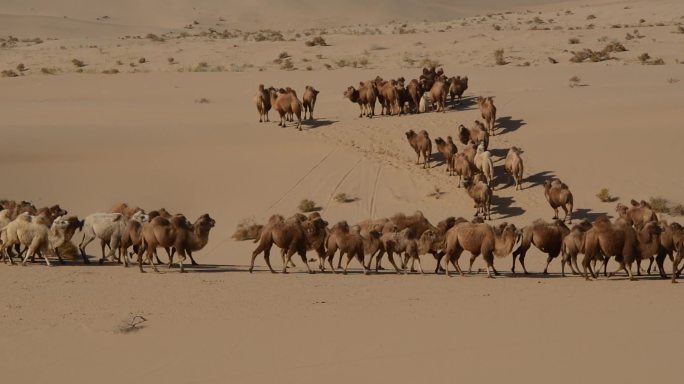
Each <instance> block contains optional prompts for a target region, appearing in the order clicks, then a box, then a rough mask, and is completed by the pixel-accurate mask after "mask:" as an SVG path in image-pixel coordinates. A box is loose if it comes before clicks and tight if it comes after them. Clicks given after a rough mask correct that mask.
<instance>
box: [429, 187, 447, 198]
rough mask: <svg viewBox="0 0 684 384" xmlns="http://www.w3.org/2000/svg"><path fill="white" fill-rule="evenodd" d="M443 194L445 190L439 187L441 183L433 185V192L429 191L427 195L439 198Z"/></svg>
mask: <svg viewBox="0 0 684 384" xmlns="http://www.w3.org/2000/svg"><path fill="white" fill-rule="evenodd" d="M443 194H444V192H442V190H441V189H440V188H439V185H435V186H434V187H433V191H432V192H431V193H428V195H427V196H428V197H434V198H435V200H439V198H440V197H442V195H443Z"/></svg>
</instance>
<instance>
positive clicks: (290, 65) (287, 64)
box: [280, 58, 296, 71]
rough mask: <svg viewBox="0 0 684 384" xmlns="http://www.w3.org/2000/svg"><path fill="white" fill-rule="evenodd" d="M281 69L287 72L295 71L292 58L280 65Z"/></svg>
mask: <svg viewBox="0 0 684 384" xmlns="http://www.w3.org/2000/svg"><path fill="white" fill-rule="evenodd" d="M280 69H282V70H285V71H293V70H295V69H296V68H295V66H294V64H293V63H292V60H291V59H290V58H287V59H285V60H284V61H283V62H282V63H281V64H280Z"/></svg>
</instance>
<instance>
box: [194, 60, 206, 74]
mask: <svg viewBox="0 0 684 384" xmlns="http://www.w3.org/2000/svg"><path fill="white" fill-rule="evenodd" d="M194 71H195V72H207V71H209V64H207V62H206V61H201V62H199V63H197V66H196V67H195V69H194Z"/></svg>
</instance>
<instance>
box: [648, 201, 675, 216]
mask: <svg viewBox="0 0 684 384" xmlns="http://www.w3.org/2000/svg"><path fill="white" fill-rule="evenodd" d="M648 203H649V204H650V205H651V208H653V210H654V211H656V212H658V213H670V200H668V199H665V198H663V197H651V198H650V199H648Z"/></svg>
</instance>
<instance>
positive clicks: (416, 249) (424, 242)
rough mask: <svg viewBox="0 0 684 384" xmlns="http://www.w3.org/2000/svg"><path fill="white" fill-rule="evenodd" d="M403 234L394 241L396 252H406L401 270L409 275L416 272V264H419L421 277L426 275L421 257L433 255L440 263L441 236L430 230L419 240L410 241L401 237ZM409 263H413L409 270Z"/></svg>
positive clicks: (405, 237)
mask: <svg viewBox="0 0 684 384" xmlns="http://www.w3.org/2000/svg"><path fill="white" fill-rule="evenodd" d="M403 232H404V231H402V232H399V234H398V235H397V237H398V238H395V239H394V240H393V241H394V242H395V245H394V247H393V251H394V252H400V250H401V249H403V250H404V251H403V252H404V259H403V260H402V262H401V268H402V269H403V270H404V273H409V271H410V272H415V269H414V264H415V263H416V262H418V270H419V271H420V274H421V275H424V274H425V272H424V271H423V266H422V264H421V263H420V256H422V255H425V254H428V253H431V254H432V255H433V256H435V258H437V261H439V257H438V256H436V255H437V253H436V252H437V247H439V245H440V244H439V242H440V240H442V241H443V239H440V237H439V235H437V233H435V232H434V231H433V230H431V229H428V230H427V231H425V232H423V234H422V235H420V238H418V239H417V240H415V239H409V238H408V237H407V236H405V235H404V236H400V234H401V233H403ZM409 261H411V266H410V268H409V264H408V263H409Z"/></svg>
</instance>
